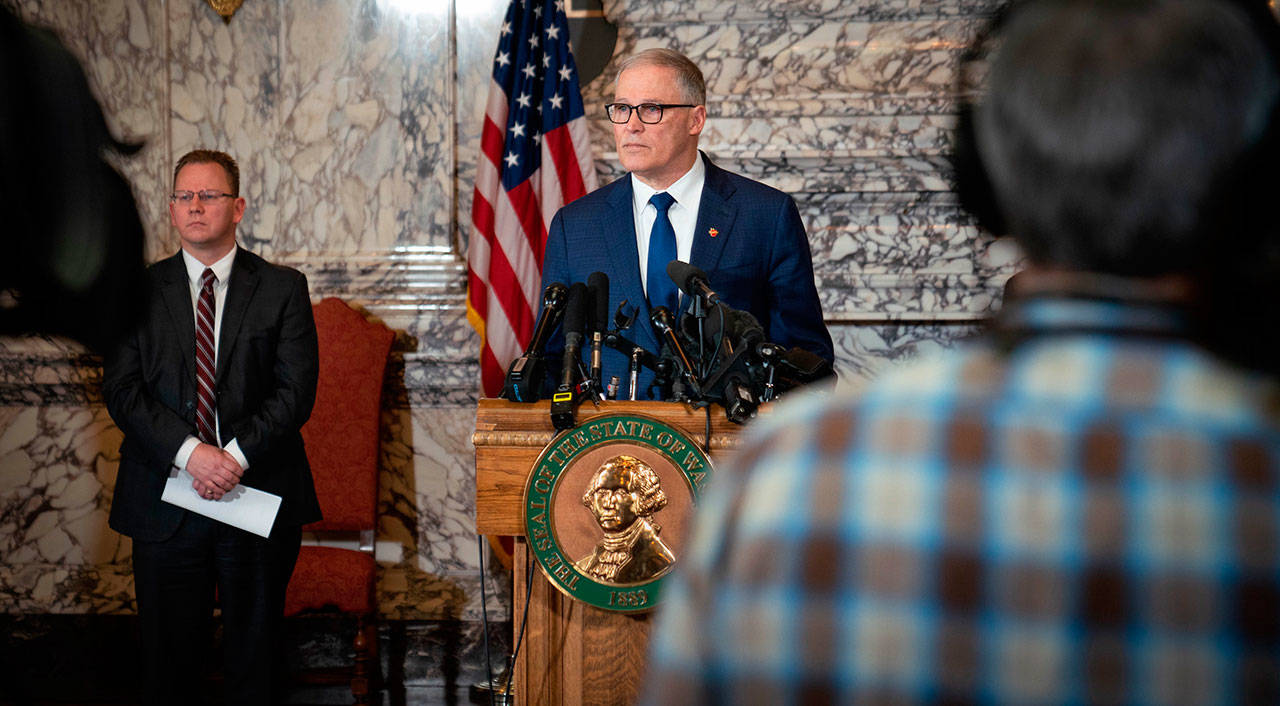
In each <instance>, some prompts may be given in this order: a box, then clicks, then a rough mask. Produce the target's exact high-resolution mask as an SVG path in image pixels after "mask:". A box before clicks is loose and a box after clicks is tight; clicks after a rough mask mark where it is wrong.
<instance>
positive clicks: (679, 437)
mask: <svg viewBox="0 0 1280 706" xmlns="http://www.w3.org/2000/svg"><path fill="white" fill-rule="evenodd" d="M623 443H631V444H635V445H639V446H643V447H646V448H648V449H650V450H651V451H652V452H655V453H656V454H658V455H659V456H661V457H663V458H665V459H666V460H668V461H670V462H671V464H672V465H673V466H674V467H675V468H677V469H679V472H680V475H681V477H682V478H683V480H684V482H685V483H686V484H687V488H688V491H689V494H690V496H691V498H692V501H693V502H694V503H695V504H696V502H697V500H698V497H699V496H700V495H701V493H702V489H703V486H704V485H705V484H706V482H707V480H708V478H709V475H710V473H711V470H712V467H711V460H710V459H709V458H708V457H707V455H706V453H704V452H703V450H702V449H701V448H700V447H699V446H698V445H697V444H696V443H694V441H693V440H692V439H690V438H689V437H688V436H686V435H685V434H684V432H682V431H680V430H679V429H677V428H675V427H673V426H671V425H670V424H667V423H666V422H663V421H661V420H658V419H655V418H653V417H648V416H644V415H639V414H606V415H600V416H598V417H592V418H590V419H589V420H587V421H585V422H583V423H582V424H580V425H578V426H577V427H574V428H573V429H568V430H565V431H563V432H561V433H560V434H559V435H557V436H556V438H555V439H552V441H551V443H550V444H547V447H546V448H545V449H543V450H542V454H541V455H539V456H538V460H537V461H536V462H535V463H534V467H533V471H532V472H531V473H530V474H529V479H528V481H527V483H526V484H525V492H524V528H525V536H526V537H527V538H528V541H529V549H530V551H531V552H533V556H534V557H535V558H536V559H537V562H538V566H540V567H542V572H543V574H544V575H546V577H547V580H548V581H550V582H551V584H552V585H553V586H555V587H556V588H557V589H559V590H560V591H561V592H562V593H564V594H566V595H568V596H570V597H572V598H575V599H577V600H580V601H582V602H584V603H587V604H589V605H592V606H595V607H596V608H600V609H601V610H607V611H616V612H622V613H640V612H644V611H648V610H652V609H653V608H655V607H656V606H657V605H658V602H659V600H660V598H661V595H662V584H663V582H664V581H665V579H666V577H667V576H669V575H670V571H665V572H663V573H661V574H660V575H658V576H657V577H655V578H653V579H650V580H648V581H644V582H641V583H632V584H609V583H602V582H600V581H598V580H596V579H594V578H593V577H591V576H588V575H587V574H585V573H583V572H582V571H581V570H579V569H578V567H577V566H576V565H575V564H574V559H573V558H572V557H570V556H568V555H567V554H566V553H565V551H564V549H563V548H562V547H561V546H560V542H559V538H558V537H557V533H556V531H555V528H556V523H555V507H554V502H553V501H554V499H555V497H556V493H557V491H558V490H559V489H560V484H561V480H562V478H563V474H564V471H565V469H567V468H569V467H570V466H571V465H573V463H574V462H575V461H576V460H578V459H580V458H581V457H582V456H583V454H585V453H587V452H590V451H592V450H593V449H598V448H600V447H602V446H607V445H615V444H623ZM677 561H678V559H677Z"/></svg>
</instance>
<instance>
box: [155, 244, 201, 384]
mask: <svg viewBox="0 0 1280 706" xmlns="http://www.w3.org/2000/svg"><path fill="white" fill-rule="evenodd" d="M157 266H158V267H160V268H162V269H161V274H160V298H161V299H162V300H163V301H164V306H165V309H166V310H167V311H168V312H169V321H170V323H172V324H173V331H174V340H176V341H177V342H178V348H179V349H180V350H181V351H182V363H183V365H184V366H185V367H186V369H187V376H188V377H189V378H190V379H191V381H192V384H195V379H196V313H195V305H193V304H192V303H191V285H190V284H189V283H188V282H187V266H186V263H184V262H183V260H182V251H178V254H176V255H174V256H173V257H170V258H169V259H167V260H165V261H164V262H161V263H160V264H159V265H157Z"/></svg>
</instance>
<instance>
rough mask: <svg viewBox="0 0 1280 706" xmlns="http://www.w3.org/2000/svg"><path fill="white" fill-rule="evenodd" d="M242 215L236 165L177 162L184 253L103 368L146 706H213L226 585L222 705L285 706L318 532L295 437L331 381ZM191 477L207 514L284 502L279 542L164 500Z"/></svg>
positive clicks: (276, 529) (300, 311)
mask: <svg viewBox="0 0 1280 706" xmlns="http://www.w3.org/2000/svg"><path fill="white" fill-rule="evenodd" d="M244 210H245V200H244V199H243V198H242V197H241V196H240V171H239V167H238V166H237V165H236V162H235V160H234V159H232V157H231V156H230V155H227V154H225V153H222V152H213V151H208V150H196V151H194V152H190V153H188V154H186V155H185V156H183V157H182V158H181V159H180V160H178V164H177V166H176V167H175V169H174V175H173V194H172V195H171V196H170V206H169V216H170V220H171V221H172V223H173V226H174V228H176V229H177V231H178V234H179V236H180V238H181V241H182V249H181V251H180V252H178V253H177V254H176V255H174V256H172V257H170V258H168V259H165V260H162V261H160V262H158V263H156V264H155V265H153V266H151V268H150V269H149V270H148V278H147V287H148V292H149V294H148V299H149V306H148V309H147V312H146V314H145V315H144V317H143V320H142V322H141V323H140V325H139V327H138V329H137V330H136V331H135V332H134V333H133V334H132V335H131V336H129V337H127V338H126V339H125V342H124V344H123V345H121V346H120V347H119V349H118V350H116V351H115V352H114V353H113V354H112V355H110V356H108V357H107V360H106V364H105V371H104V378H103V392H104V395H105V397H106V403H107V409H108V411H110V413H111V417H112V419H114V420H115V422H116V424H117V425H118V426H119V427H120V429H121V430H122V431H123V432H124V443H123V445H122V446H121V448H120V471H119V476H118V477H117V479H116V486H115V497H114V499H113V501H112V505H111V527H112V528H113V529H115V530H116V531H118V532H120V533H121V534H125V535H128V536H129V537H132V538H133V573H134V582H135V591H136V594H137V600H138V616H139V619H140V623H141V633H142V647H143V654H142V662H143V691H144V702H145V703H148V704H178V703H197V702H199V701H200V700H201V695H202V694H203V693H204V691H205V687H204V684H203V683H202V681H203V679H202V678H203V676H204V674H205V672H206V671H207V665H208V664H209V659H210V657H211V656H210V655H209V654H208V652H209V646H210V636H211V630H210V628H211V618H212V613H213V606H214V595H215V588H216V591H217V600H218V605H219V606H220V607H221V610H222V619H223V648H224V649H223V659H222V664H223V673H224V676H225V699H226V703H228V704H263V703H269V702H271V701H272V700H273V699H274V698H275V697H278V696H279V695H280V682H281V676H282V675H281V674H280V673H279V672H278V664H276V662H277V661H278V642H279V640H278V633H279V628H280V622H281V618H282V613H283V608H284V592H285V587H286V586H287V585H288V582H289V576H290V575H291V574H292V573H293V567H294V564H295V562H296V561H297V557H298V548H299V544H300V541H301V526H302V525H303V524H305V523H307V522H312V521H315V520H318V519H320V506H319V504H318V502H317V500H316V494H315V486H314V485H313V483H312V479H311V469H310V467H309V466H308V465H307V457H306V453H305V452H304V450H303V444H302V436H301V435H300V433H299V429H301V427H302V424H303V423H304V422H306V420H307V417H308V416H310V414H311V407H312V404H313V403H314V402H315V392H316V376H317V371H318V368H319V362H318V351H317V347H316V327H315V321H314V320H313V318H312V315H311V302H310V298H309V296H308V293H307V280H306V278H305V277H304V276H303V275H302V274H301V273H300V272H298V271H296V270H293V269H290V268H287V267H281V266H278V265H272V264H271V263H268V262H267V261H265V260H263V259H262V258H260V257H258V256H257V255H254V254H253V253H250V252H248V251H246V250H242V249H240V248H239V247H237V245H236V224H238V223H239V222H240V219H241V217H243V215H244ZM179 469H181V470H185V471H187V472H188V473H190V475H191V476H192V478H193V481H192V489H193V491H194V492H195V493H198V494H199V495H200V497H202V498H204V502H208V503H211V504H212V503H216V502H218V501H219V500H220V499H221V498H222V496H223V495H224V494H225V493H228V492H230V491H232V490H233V489H234V488H236V486H237V485H241V484H243V485H245V486H248V487H252V488H257V489H259V490H263V491H266V492H269V493H273V494H275V495H278V496H280V497H281V503H280V508H279V511H278V513H277V515H276V519H275V524H274V526H273V529H272V531H271V534H270V536H269V537H268V538H265V539H264V538H262V537H259V536H256V535H253V534H250V533H248V532H245V531H243V530H240V529H237V528H235V527H232V526H231V525H227V524H223V523H220V522H217V521H215V520H212V519H210V518H208V517H206V516H204V515H202V514H198V513H195V512H190V511H187V510H184V509H182V508H180V507H178V506H176V505H172V504H170V503H168V502H165V501H163V500H161V497H160V496H161V493H162V492H163V490H164V486H165V482H166V480H167V479H168V478H169V476H170V474H171V473H177V472H178V470H179Z"/></svg>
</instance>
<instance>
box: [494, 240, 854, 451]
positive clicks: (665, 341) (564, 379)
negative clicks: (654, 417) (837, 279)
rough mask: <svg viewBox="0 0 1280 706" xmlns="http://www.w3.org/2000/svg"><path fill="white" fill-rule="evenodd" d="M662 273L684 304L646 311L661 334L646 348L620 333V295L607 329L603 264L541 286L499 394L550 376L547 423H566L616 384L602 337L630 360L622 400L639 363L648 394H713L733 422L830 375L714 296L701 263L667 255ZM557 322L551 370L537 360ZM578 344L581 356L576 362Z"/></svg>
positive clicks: (531, 387)
mask: <svg viewBox="0 0 1280 706" xmlns="http://www.w3.org/2000/svg"><path fill="white" fill-rule="evenodd" d="M667 275H668V276H669V277H671V281H672V282H674V283H675V284H676V286H677V287H679V288H680V291H681V292H683V293H684V295H685V299H686V300H687V305H686V306H684V307H683V311H682V312H681V313H680V314H679V316H678V317H677V315H676V314H674V313H672V312H671V311H670V310H668V309H667V308H666V307H662V306H659V307H655V308H653V310H652V311H651V312H650V316H649V321H648V324H649V325H651V326H652V327H653V331H654V333H655V335H656V337H657V339H658V341H659V342H660V343H661V350H660V351H658V352H656V353H655V352H652V351H648V350H645V349H644V348H643V347H641V346H638V345H636V344H635V343H633V342H632V341H631V340H629V339H628V338H626V336H624V335H623V332H624V331H626V330H627V329H630V328H631V327H632V326H633V325H635V323H636V319H637V317H636V311H635V310H634V309H633V310H632V311H630V312H626V311H624V310H625V309H626V307H627V302H625V301H624V302H622V304H620V305H619V306H618V311H617V312H616V313H615V315H614V321H613V328H610V322H609V316H608V311H609V278H608V276H607V275H605V274H604V273H602V272H595V273H592V274H591V276H590V277H588V278H587V282H586V284H583V283H581V282H576V283H574V284H572V285H570V286H568V287H566V286H565V285H563V284H560V283H558V282H556V283H553V284H550V285H548V286H547V288H546V290H545V291H544V292H543V297H542V310H541V311H540V312H539V314H538V320H537V323H536V324H535V326H534V333H533V338H532V341H531V342H530V344H529V347H528V349H527V350H526V351H525V353H524V355H522V356H520V357H519V358H517V359H516V360H515V361H513V362H512V363H511V366H510V368H508V370H507V378H506V382H505V385H504V388H503V392H502V396H503V397H504V398H506V399H508V400H513V401H516V402H536V401H538V399H540V397H541V395H542V393H543V390H544V385H546V384H547V383H546V381H547V380H548V379H550V381H551V386H552V387H553V389H554V393H553V394H552V396H551V419H552V422H553V424H554V425H555V427H556V429H560V430H563V429H569V428H572V427H573V426H574V416H575V410H576V408H577V405H578V404H579V403H580V402H581V401H583V400H584V399H590V400H591V401H592V402H596V401H598V400H600V399H605V398H613V397H615V395H616V394H617V390H618V389H619V388H620V387H621V385H620V381H619V380H618V379H617V376H614V377H613V379H611V380H609V381H604V380H602V379H601V376H602V373H603V364H602V356H603V349H604V348H605V347H606V346H607V347H609V348H613V349H614V350H618V351H621V352H622V353H623V354H624V355H626V356H627V358H628V360H629V362H630V365H629V370H628V373H629V378H630V379H629V382H630V386H629V396H630V399H633V400H634V399H636V395H637V389H636V388H637V384H638V377H639V372H640V369H641V368H642V367H643V368H648V369H649V370H651V371H653V373H654V382H653V385H654V387H656V388H657V390H658V393H657V395H656V396H657V397H658V399H663V400H675V401H684V402H689V403H692V404H695V405H699V406H703V405H708V404H711V403H719V404H721V405H722V406H723V407H724V410H725V415H726V416H727V417H728V419H729V420H730V421H733V422H735V423H738V424H742V423H745V422H746V421H747V420H748V419H750V418H751V417H752V416H754V415H755V412H756V409H757V408H758V407H759V406H760V404H762V403H764V402H769V401H771V400H774V399H777V398H778V396H779V395H781V394H782V393H783V392H786V391H788V390H790V389H792V388H795V387H798V386H800V385H804V384H807V383H810V382H814V381H817V380H821V379H823V378H827V377H830V376H832V375H833V371H832V369H831V364H830V363H829V362H828V361H826V360H825V359H823V358H821V357H819V356H817V355H814V354H813V353H810V352H808V351H805V350H803V349H800V348H791V349H785V348H783V347H782V346H780V345H778V344H776V343H771V342H769V341H768V340H766V337H765V332H764V329H763V328H762V327H761V326H760V323H759V322H758V321H756V318H755V317H754V316H752V315H751V314H750V313H748V312H746V311H739V310H736V309H733V308H730V307H729V306H728V305H726V304H725V303H724V302H723V301H721V299H720V297H719V295H717V294H716V292H715V290H713V289H712V288H711V285H710V281H709V280H708V278H707V275H706V273H704V272H703V271H702V270H700V269H698V268H697V267H694V266H693V265H690V264H688V263H685V262H681V261H679V260H672V261H671V262H670V263H668V264H667ZM561 325H562V327H563V330H564V343H565V345H564V352H563V354H562V356H561V359H560V361H559V363H560V368H559V371H558V375H556V371H551V370H548V369H547V361H546V360H545V358H546V357H547V356H546V354H545V349H546V345H547V341H548V340H549V339H550V337H551V335H552V334H553V333H554V332H555V329H556V327H557V326H561ZM642 325H643V324H642ZM584 348H585V350H584ZM584 353H585V354H586V356H587V360H588V363H587V365H583V355H584ZM651 389H652V388H651Z"/></svg>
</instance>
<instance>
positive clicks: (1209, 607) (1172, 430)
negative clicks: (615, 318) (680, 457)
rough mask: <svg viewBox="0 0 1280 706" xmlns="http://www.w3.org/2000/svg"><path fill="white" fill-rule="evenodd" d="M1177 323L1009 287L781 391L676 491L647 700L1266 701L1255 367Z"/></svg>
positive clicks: (1155, 314)
mask: <svg viewBox="0 0 1280 706" xmlns="http://www.w3.org/2000/svg"><path fill="white" fill-rule="evenodd" d="M1182 324H1183V317H1182V315H1181V314H1180V313H1179V312H1178V311H1176V310H1170V309H1167V308H1163V307H1159V306H1150V305H1139V304H1133V303H1125V302H1118V301H1116V300H1114V299H1091V298H1088V297H1061V296H1037V297H1031V298H1028V299H1025V300H1018V299H1011V300H1010V301H1009V302H1008V303H1007V304H1006V308H1005V312H1004V313H1003V314H1002V315H1001V317H1000V319H999V320H998V321H997V323H996V326H995V327H994V328H993V331H992V335H991V336H989V337H987V338H986V339H984V340H983V341H982V342H980V343H975V344H971V345H967V346H963V347H961V348H960V349H958V350H954V351H950V352H944V353H942V354H939V355H938V356H937V357H935V358H932V359H929V360H921V361H918V362H916V363H914V364H911V365H909V366H906V367H904V368H900V369H898V370H896V371H894V372H891V373H889V374H886V375H885V376H883V377H882V378H881V379H879V380H877V381H876V382H874V383H872V384H871V385H870V386H869V387H868V388H867V389H866V390H864V391H863V392H861V393H860V394H857V395H856V396H846V397H837V398H829V399H826V400H822V401H817V400H813V399H809V400H805V401H804V402H799V403H796V402H793V403H791V404H790V405H789V406H784V407H783V408H782V409H780V410H778V413H777V414H775V415H773V416H772V418H771V419H769V420H767V421H766V422H764V423H762V424H761V426H760V427H759V428H758V429H756V430H753V435H752V437H751V439H750V440H749V441H748V443H747V444H746V445H745V447H744V449H743V450H742V451H741V453H740V454H739V455H738V456H737V457H736V463H734V464H730V468H727V469H724V470H722V471H721V472H720V473H719V475H718V477H717V479H716V481H715V485H714V486H713V488H712V489H711V492H710V493H709V494H708V497H707V499H706V500H705V502H704V504H703V506H702V507H701V508H700V510H699V518H698V522H697V524H696V529H695V531H694V532H695V534H694V537H693V540H692V544H691V545H690V547H689V549H687V550H686V551H685V552H684V553H683V556H681V557H680V558H679V559H680V565H679V572H680V573H679V577H678V578H676V579H673V581H672V584H671V585H670V586H669V589H668V593H667V594H666V596H665V601H664V605H663V606H662V608H661V613H660V615H659V616H658V623H657V627H656V632H655V635H654V639H653V641H652V643H651V650H650V653H651V663H650V674H649V677H648V679H647V680H646V682H647V684H648V691H647V693H646V697H645V701H646V703H651V704H663V705H664V706H665V705H667V704H680V703H690V704H712V703H725V704H806V705H807V704H825V703H929V704H935V703H1002V704H1014V703H1017V704H1084V703H1118V704H1121V703H1122V704H1175V703H1188V704H1191V703H1194V704H1219V703H1221V704H1227V703H1269V704H1275V703H1280V466H1278V465H1277V464H1278V463H1280V389H1278V388H1277V385H1276V383H1275V381H1274V380H1272V379H1270V378H1268V377H1265V376H1262V375H1259V374H1253V373H1248V372H1244V371H1242V370H1239V369H1237V368H1234V367H1232V366H1230V365H1227V364H1225V363H1223V362H1221V361H1219V360H1218V359H1216V358H1215V357H1213V356H1212V355H1210V354H1209V353H1207V352H1206V351H1205V350H1204V349H1202V348H1200V347H1198V346H1196V345H1194V344H1192V343H1190V342H1188V341H1186V340H1185V339H1184V338H1181V337H1179V335H1178V331H1179V329H1180V327H1181V326H1182Z"/></svg>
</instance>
